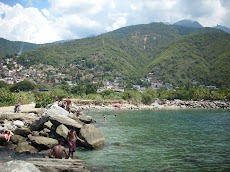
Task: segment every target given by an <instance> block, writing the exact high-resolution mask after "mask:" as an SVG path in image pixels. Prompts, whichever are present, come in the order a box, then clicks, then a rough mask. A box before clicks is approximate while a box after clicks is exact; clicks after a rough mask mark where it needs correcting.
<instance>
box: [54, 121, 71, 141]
mask: <svg viewBox="0 0 230 172" xmlns="http://www.w3.org/2000/svg"><path fill="white" fill-rule="evenodd" d="M68 131H69V129H68V128H67V127H66V126H65V125H63V124H61V125H59V126H58V127H57V129H56V133H57V134H58V135H60V136H62V137H64V138H65V139H67V135H68Z"/></svg>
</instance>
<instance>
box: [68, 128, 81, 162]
mask: <svg viewBox="0 0 230 172" xmlns="http://www.w3.org/2000/svg"><path fill="white" fill-rule="evenodd" d="M74 137H76V139H77V140H80V141H81V142H82V143H84V142H85V141H84V140H82V139H80V138H79V137H78V136H77V133H76V131H75V128H74V127H72V128H71V129H70V131H69V132H68V135H67V141H68V143H69V157H70V154H71V158H72V159H73V153H74V152H75V151H76V140H75V138H74Z"/></svg>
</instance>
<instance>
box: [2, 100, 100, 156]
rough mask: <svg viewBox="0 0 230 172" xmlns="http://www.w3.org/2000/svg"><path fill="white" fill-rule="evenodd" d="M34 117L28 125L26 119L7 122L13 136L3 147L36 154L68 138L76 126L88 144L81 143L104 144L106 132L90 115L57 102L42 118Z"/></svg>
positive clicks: (91, 145) (92, 145)
mask: <svg viewBox="0 0 230 172" xmlns="http://www.w3.org/2000/svg"><path fill="white" fill-rule="evenodd" d="M35 119H36V120H33V121H31V124H28V125H25V123H26V121H21V122H19V121H18V122H17V123H18V124H17V126H16V125H14V124H13V123H14V122H15V121H14V122H11V123H10V124H8V123H9V121H8V123H7V128H6V129H11V130H12V131H13V132H14V135H13V136H12V137H11V139H10V141H9V142H6V141H5V142H1V143H0V145H1V147H0V148H2V149H12V150H15V152H16V153H19V154H20V153H37V152H39V151H42V150H47V149H50V148H51V147H53V146H54V145H56V144H58V141H57V140H58V139H59V138H63V139H65V140H66V138H67V133H68V131H69V129H70V128H71V127H75V128H76V131H77V134H78V135H79V137H80V138H81V139H83V140H84V141H85V143H81V144H80V143H79V144H78V145H79V146H82V147H86V148H90V149H97V148H99V147H102V146H103V145H104V135H103V133H101V132H100V131H99V130H98V129H97V128H95V126H94V125H92V124H91V123H92V122H95V120H93V119H92V118H91V117H89V116H84V115H81V116H80V117H79V118H78V117H76V116H75V115H74V114H72V113H71V114H69V113H68V112H67V111H66V110H65V109H63V108H61V107H59V106H58V105H57V104H52V105H49V106H48V107H47V111H46V113H43V116H42V117H40V118H38V117H36V118H35ZM3 123H4V121H3ZM19 124H20V125H19ZM4 125H5V124H4ZM66 145H67V141H66Z"/></svg>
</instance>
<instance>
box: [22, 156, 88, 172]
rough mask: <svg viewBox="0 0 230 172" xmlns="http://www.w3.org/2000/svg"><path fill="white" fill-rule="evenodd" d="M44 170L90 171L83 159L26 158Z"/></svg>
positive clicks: (46, 171) (63, 171) (64, 171)
mask: <svg viewBox="0 0 230 172" xmlns="http://www.w3.org/2000/svg"><path fill="white" fill-rule="evenodd" d="M26 161H27V162H29V163H32V164H34V165H35V166H37V167H38V168H39V169H40V170H41V171H43V172H88V170H87V169H86V167H85V166H84V164H83V162H82V161H81V160H76V159H74V160H69V159H55V158H29V159H27V160H26Z"/></svg>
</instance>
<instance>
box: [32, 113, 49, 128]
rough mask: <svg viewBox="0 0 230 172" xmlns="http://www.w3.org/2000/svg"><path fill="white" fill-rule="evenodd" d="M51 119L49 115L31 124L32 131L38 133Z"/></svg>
mask: <svg viewBox="0 0 230 172" xmlns="http://www.w3.org/2000/svg"><path fill="white" fill-rule="evenodd" d="M48 119H49V116H48V115H44V116H42V117H41V118H40V119H38V120H35V121H34V122H33V123H32V124H30V130H31V131H38V130H41V129H42V128H43V125H44V123H45V122H47V121H48Z"/></svg>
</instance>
